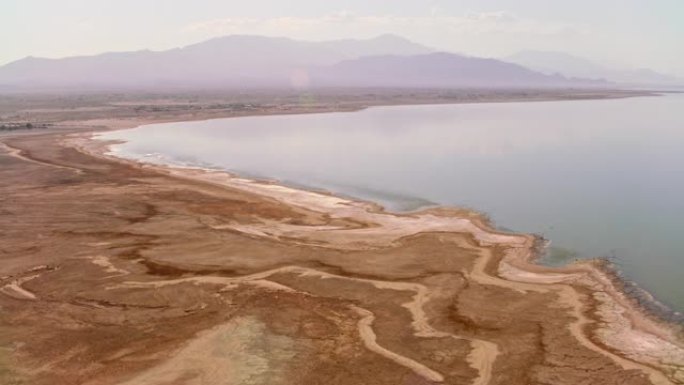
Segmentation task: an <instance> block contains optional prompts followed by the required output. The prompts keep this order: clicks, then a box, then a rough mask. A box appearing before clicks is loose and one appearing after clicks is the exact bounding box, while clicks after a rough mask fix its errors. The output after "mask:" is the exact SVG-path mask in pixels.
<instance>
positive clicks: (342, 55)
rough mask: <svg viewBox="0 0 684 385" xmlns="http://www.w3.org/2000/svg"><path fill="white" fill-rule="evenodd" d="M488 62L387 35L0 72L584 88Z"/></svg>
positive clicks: (160, 80) (239, 39)
mask: <svg viewBox="0 0 684 385" xmlns="http://www.w3.org/2000/svg"><path fill="white" fill-rule="evenodd" d="M601 84H603V83H602V82H587V81H579V80H577V79H568V78H565V77H562V76H550V75H546V74H542V73H538V72H535V71H531V70H529V69H526V68H523V67H521V66H519V65H517V64H511V63H506V62H503V61H499V60H495V59H481V58H472V57H466V56H462V55H456V54H450V53H435V51H434V50H433V49H431V48H429V47H426V46H423V45H420V44H417V43H414V42H411V41H409V40H407V39H404V38H401V37H399V36H395V35H381V36H378V37H376V38H372V39H366V40H354V39H348V40H334V41H322V42H311V41H299V40H293V39H289V38H279V37H264V36H251V35H231V36H225V37H218V38H214V39H210V40H207V41H204V42H201V43H197V44H192V45H189V46H186V47H182V48H175V49H170V50H166V51H149V50H144V51H135V52H113V53H104V54H100V55H94V56H78V57H69V58H63V59H41V58H33V57H28V58H24V59H21V60H18V61H16V62H13V63H10V64H7V65H5V66H2V67H0V86H2V87H5V88H14V89H32V88H33V89H41V88H47V89H65V88H66V89H138V90H149V89H157V88H174V87H175V88H178V87H180V88H254V87H264V88H267V87H276V88H282V87H328V86H336V87H367V86H375V87H457V86H469V87H500V86H518V87H523V86H528V87H538V86H544V87H549V86H578V87H582V86H591V85H601Z"/></svg>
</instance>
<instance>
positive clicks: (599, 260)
mask: <svg viewBox="0 0 684 385" xmlns="http://www.w3.org/2000/svg"><path fill="white" fill-rule="evenodd" d="M683 92H684V91H683ZM644 96H658V95H657V94H651V95H637V96H624V97H644ZM581 100H587V99H581ZM589 100H593V99H589ZM544 101H548V102H554V101H555V102H563V101H566V100H558V99H549V100H544ZM515 102H517V101H501V102H494V103H515ZM440 104H443V103H440ZM436 105H439V104H436ZM376 107H386V105H374V106H366V107H359V108H355V109H351V110H332V111H325V112H321V111H312V112H308V113H306V114H309V113H311V114H325V113H345V112H354V111H360V110H364V109H368V108H376ZM291 114H302V113H299V112H293V113H287V114H284V115H291ZM249 116H252V115H249ZM253 116H278V115H277V114H276V115H273V114H266V115H253ZM237 117H242V116H237ZM230 118H232V117H228V118H210V119H201V118H200V119H198V120H193V121H206V120H215V119H230ZM166 122H167V121H166V120H164V121H151V122H145V123H140V122H136V123H135V124H136V125H135V126H132V127H129V126H128V125H127V122H125V121H124V122H122V123H123V124H124V125H125V127H119V126H118V125H117V124H115V125H114V127H115V128H111V127H110V128H105V129H102V130H98V131H93V132H90V133H85V134H86V135H92V136H91V137H90V140H94V141H99V142H102V143H106V149H105V150H103V151H106V152H107V153H106V154H102V153H99V152H98V151H96V152H93V153H90V154H91V155H93V156H101V155H106V156H105V157H106V158H109V159H113V160H115V161H121V160H124V161H126V162H131V164H135V165H142V166H143V167H149V166H152V167H159V168H160V169H162V170H163V169H165V168H171V169H180V170H185V169H187V170H200V171H203V172H210V173H211V172H218V173H223V174H226V175H228V176H229V177H230V178H235V179H241V180H247V181H252V182H255V183H257V184H266V185H279V186H282V187H285V188H290V189H293V190H302V191H306V192H309V193H313V194H321V195H327V196H333V197H337V198H341V199H345V200H348V201H351V202H357V203H362V204H364V205H368V206H372V207H373V211H374V212H378V213H384V214H389V215H413V214H421V213H427V212H431V211H438V212H439V211H448V212H458V213H460V215H466V216H468V217H469V218H471V219H472V220H474V219H475V218H476V219H477V225H478V226H479V227H481V228H482V229H484V230H486V231H488V232H490V233H498V234H520V233H516V232H515V231H507V230H500V229H497V228H496V226H495V225H493V223H492V222H491V220H490V219H489V218H487V214H486V213H483V212H481V211H478V210H477V209H476V208H468V207H458V206H453V207H452V206H443V205H440V204H435V203H432V204H426V205H423V206H420V207H418V208H415V209H410V210H389V209H388V208H387V207H384V206H383V205H382V204H381V203H379V202H376V201H373V200H372V199H366V198H358V197H355V196H353V195H350V194H346V193H339V192H335V191H331V190H329V189H325V188H309V187H307V186H303V185H301V184H296V183H285V182H282V181H280V180H278V179H276V178H255V177H251V176H248V175H243V174H241V173H239V172H233V171H228V170H225V169H221V168H217V167H203V166H195V165H190V164H185V165H183V164H171V163H168V162H165V161H164V160H160V161H159V162H147V161H146V160H145V159H138V158H135V159H133V158H125V157H119V156H116V155H115V154H112V153H111V152H110V150H111V149H110V147H111V146H113V145H116V144H120V143H123V142H117V141H113V140H112V141H110V140H105V139H100V138H96V137H95V136H97V135H99V134H101V133H104V132H111V131H119V130H128V129H135V128H141V127H143V126H146V125H151V124H158V123H166ZM168 122H169V123H171V122H174V123H176V122H177V123H182V122H183V121H168ZM529 235H531V236H533V237H537V235H536V234H529ZM541 253H542V251H541V250H537V251H535V252H534V255H533V256H531V257H530V259H529V261H528V262H529V263H530V264H531V265H534V266H541V267H545V268H549V269H552V270H553V269H555V267H553V266H547V265H545V264H542V263H539V262H538V261H539V259H541ZM576 263H579V264H591V265H592V266H593V267H594V268H596V269H598V270H600V271H601V273H602V274H603V275H605V276H606V277H608V278H609V279H610V280H611V281H613V284H614V285H615V286H616V290H617V291H620V292H622V293H623V294H624V295H625V296H626V297H627V298H628V300H629V301H630V302H631V306H632V307H634V308H636V309H638V310H639V311H641V312H643V313H645V315H647V316H648V317H649V318H652V320H653V321H654V322H662V323H663V324H665V325H667V326H668V328H672V329H674V330H676V332H677V333H678V334H679V335H680V337H681V338H684V314H682V312H680V311H678V310H675V309H673V308H671V307H669V306H668V305H666V304H664V303H662V302H660V301H659V300H658V299H657V298H655V297H654V296H653V295H652V294H651V293H650V292H648V291H647V290H645V289H643V288H641V286H639V284H638V283H637V282H635V281H633V280H631V279H629V278H627V277H625V276H624V275H623V274H622V272H621V270H620V269H619V267H618V266H617V265H616V264H614V263H613V262H611V261H609V260H608V259H606V258H603V257H596V258H589V259H580V260H576V261H572V262H568V263H567V264H566V265H565V266H562V267H559V268H560V269H563V268H564V267H571V266H573V265H574V264H576Z"/></svg>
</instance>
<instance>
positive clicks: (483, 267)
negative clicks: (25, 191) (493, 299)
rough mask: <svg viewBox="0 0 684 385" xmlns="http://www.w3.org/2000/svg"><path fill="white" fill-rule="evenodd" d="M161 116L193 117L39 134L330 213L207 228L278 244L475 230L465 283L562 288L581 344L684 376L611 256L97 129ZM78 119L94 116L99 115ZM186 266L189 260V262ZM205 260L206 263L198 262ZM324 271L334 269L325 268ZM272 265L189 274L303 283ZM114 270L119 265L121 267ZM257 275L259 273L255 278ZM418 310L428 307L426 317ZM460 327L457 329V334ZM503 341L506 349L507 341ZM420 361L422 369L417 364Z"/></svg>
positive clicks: (474, 216)
mask: <svg viewBox="0 0 684 385" xmlns="http://www.w3.org/2000/svg"><path fill="white" fill-rule="evenodd" d="M313 112H314V113H316V112H320V111H313ZM337 112H339V111H337ZM161 121H186V120H185V119H182V118H181V119H173V118H171V119H162V120H158V119H157V120H153V121H150V120H149V119H148V120H145V119H139V120H137V121H131V120H129V119H108V120H101V121H100V123H103V124H106V125H107V126H106V127H105V126H103V125H101V124H98V126H97V127H93V126H92V125H90V126H81V127H82V128H84V129H82V130H81V132H57V133H55V132H51V133H41V134H43V135H41V136H43V137H45V140H46V141H53V142H54V143H55V145H56V146H57V147H59V148H65V149H73V150H76V151H77V152H79V153H81V154H84V156H85V157H86V158H88V157H94V158H96V159H99V160H102V161H103V162H105V163H114V164H122V165H126V166H128V167H131V168H132V169H136V170H141V171H143V173H144V174H152V175H158V176H159V177H161V178H170V179H171V180H184V181H188V182H189V183H190V184H192V185H193V186H195V185H200V186H203V185H206V186H208V187H209V186H211V188H216V189H219V190H231V191H232V190H236V191H240V192H241V193H244V194H247V195H248V196H254V197H255V199H258V200H260V201H264V200H265V201H269V202H273V203H274V204H276V205H279V206H283V207H287V209H288V210H290V211H292V212H314V213H316V215H318V216H321V217H323V218H327V219H326V221H325V222H321V223H308V222H307V223H298V221H289V220H288V221H285V222H283V221H282V220H263V221H256V222H255V221H247V222H243V221H238V222H228V223H216V224H211V223H210V224H209V228H210V229H212V230H211V231H215V232H223V231H227V232H235V233H239V234H241V235H244V236H246V237H251V238H254V239H264V240H268V241H269V242H273V243H277V244H292V245H295V246H297V245H301V246H302V247H308V246H312V247H318V248H330V249H331V250H339V251H342V252H351V251H355V250H383V249H387V248H391V247H394V245H397V244H400V243H402V242H404V241H405V240H408V239H411V238H413V237H417V236H419V235H421V234H427V235H430V234H437V235H438V234H445V235H446V234H458V235H463V236H466V237H467V238H468V239H472V242H474V245H476V246H473V247H475V248H476V249H477V250H479V251H478V257H477V259H476V260H475V266H474V267H473V269H472V271H466V270H464V271H463V273H462V274H463V275H464V278H465V280H466V281H467V282H473V283H474V284H478V285H485V286H491V287H498V288H501V289H506V290H511V291H512V292H516V293H521V294H529V295H548V296H557V299H556V300H555V301H554V303H555V305H554V306H558V307H559V310H558V311H559V312H562V313H566V312H567V314H568V316H569V317H570V319H571V321H568V322H567V323H566V324H565V325H567V327H568V329H569V331H570V333H571V334H572V335H573V336H574V338H575V339H576V341H577V342H578V343H579V344H580V345H582V346H584V347H585V348H587V349H589V350H591V351H594V352H595V353H597V354H600V355H602V356H604V357H606V358H607V359H608V360H610V361H612V362H613V363H614V364H616V365H618V366H620V367H622V369H624V370H625V371H638V372H641V373H643V374H645V375H646V376H648V377H649V378H650V380H651V382H652V383H655V384H681V383H684V334H683V332H682V328H681V326H682V325H678V324H672V323H670V322H666V321H665V320H663V319H661V317H659V316H658V315H657V314H654V313H653V312H651V311H649V309H648V308H645V307H643V306H641V305H640V304H639V302H638V301H637V300H635V298H633V297H631V296H632V295H633V293H632V292H629V291H626V290H624V286H622V285H623V284H625V280H624V279H623V278H622V277H620V276H619V274H618V273H616V272H614V271H611V270H610V268H609V266H607V265H606V263H605V262H599V261H596V260H587V261H582V262H580V263H575V264H570V265H568V266H564V267H562V268H552V267H548V266H543V265H539V264H537V263H536V262H535V260H536V259H537V258H538V257H539V255H538V250H536V247H538V238H536V237H535V236H534V235H531V234H520V233H509V232H505V231H500V230H497V229H495V228H493V226H492V225H491V223H490V222H488V220H487V218H486V216H485V215H483V214H482V213H478V212H477V211H474V210H470V209H464V208H453V207H441V206H439V207H427V208H422V209H419V210H416V211H410V212H405V213H394V212H389V211H387V210H386V209H385V208H384V207H382V206H381V205H379V204H377V203H374V202H372V201H362V200H355V199H350V198H345V197H340V196H339V195H335V194H334V193H332V192H328V191H309V190H306V189H302V188H297V187H292V186H282V185H280V184H279V183H278V181H274V180H268V181H259V180H251V179H248V178H244V177H241V176H240V175H238V174H235V173H230V172H226V171H222V170H212V169H210V170H206V169H201V168H193V167H187V168H183V167H175V166H168V165H166V166H165V165H162V164H149V163H145V162H144V161H137V160H131V159H125V158H119V157H116V156H113V155H111V154H107V151H108V146H109V144H107V143H105V142H104V141H102V140H98V139H95V138H94V136H95V135H97V134H98V133H99V132H103V131H110V130H117V129H124V128H133V127H136V126H137V125H144V124H151V123H156V122H161ZM81 123H82V124H86V125H87V124H89V123H92V122H81ZM85 127H89V129H85ZM4 138H6V137H0V141H2V142H4V141H3V140H2V139H4ZM110 144H111V143H110ZM7 150H9V151H8V153H9V154H10V155H11V156H15V157H17V158H21V159H23V160H24V161H29V162H33V163H34V164H36V166H45V165H49V166H53V167H55V166H56V167H61V168H62V169H63V170H65V171H76V173H77V174H78V173H81V172H83V171H81V169H79V168H71V167H69V166H67V165H60V164H59V163H57V164H53V163H50V162H45V161H43V160H42V159H41V158H40V157H38V158H36V157H34V156H33V154H31V153H22V151H21V150H20V149H17V148H12V147H10V146H7ZM314 222H315V221H314ZM97 258H99V259H93V261H94V262H93V263H95V262H98V263H95V264H96V265H98V266H99V265H103V266H104V265H106V267H107V269H106V271H108V272H109V273H111V272H114V271H115V270H116V271H118V272H121V271H123V272H126V273H125V274H123V275H124V276H125V275H127V274H131V273H130V272H129V270H127V269H128V268H123V267H121V265H120V261H117V263H116V264H114V263H112V261H113V260H110V259H107V258H106V257H102V258H100V257H97ZM149 263H150V264H154V263H156V262H154V261H153V260H150V261H149ZM179 266H180V267H181V268H182V265H179ZM198 266H200V267H199V268H200V269H201V265H198ZM287 266H288V265H286V266H284V267H283V269H284V270H282V269H281V270H282V271H290V270H288V269H290V267H287ZM289 266H291V269H295V270H296V271H299V272H300V273H298V274H305V275H307V276H310V275H313V276H317V275H321V274H324V275H325V274H327V276H328V277H329V278H327V279H329V280H337V279H345V280H352V281H354V282H361V281H368V282H370V281H373V280H372V279H370V278H369V277H372V276H365V275H364V274H363V273H361V272H357V273H355V272H354V271H353V270H342V271H343V272H344V274H342V273H340V274H341V275H335V274H338V273H335V270H333V271H332V272H330V271H329V270H325V269H323V268H322V267H324V266H325V265H320V267H317V265H313V268H312V267H311V266H310V265H301V267H298V266H299V265H298V264H297V262H296V261H295V262H293V264H292V265H289ZM157 267H158V268H159V269H164V268H166V265H164V264H159V265H158V266H157ZM168 268H169V269H174V268H175V267H174V265H173V264H171V265H169V267H168ZM297 269H300V270H297ZM110 270H111V271H110ZM181 271H182V270H181ZM324 271H328V272H327V273H324ZM269 274H274V275H277V271H273V272H271V270H268V271H266V270H263V271H257V272H256V273H251V275H243V274H239V273H237V272H231V273H229V275H228V276H226V278H221V279H219V278H218V277H216V276H211V275H208V276H206V278H201V277H203V276H202V275H201V274H200V275H196V277H198V278H189V279H191V280H196V281H197V282H202V280H203V279H206V280H207V282H223V281H221V280H228V281H230V282H233V281H235V282H242V281H241V280H243V279H244V280H246V281H245V282H248V283H249V284H250V285H252V286H259V287H263V288H264V290H273V291H275V292H276V293H279V292H282V293H290V292H293V293H296V292H300V291H299V290H300V289H296V288H294V289H293V286H291V285H289V284H288V283H287V282H281V281H279V280H277V279H276V280H273V279H272V278H271V276H270V275H269ZM117 275H121V274H119V273H117ZM220 275H221V274H220ZM114 276H116V275H114ZM250 276H254V277H256V278H249V277H250ZM27 277H28V276H27ZM364 277H366V278H364ZM19 279H20V278H19ZM183 279H185V278H183ZM374 279H379V278H374ZM18 282H19V288H20V289H22V290H27V291H28V292H30V293H32V294H35V296H36V297H37V299H36V300H40V297H41V296H42V293H41V290H40V287H39V286H36V285H34V284H33V283H31V282H29V281H26V283H27V287H26V288H23V287H21V286H20V284H21V283H23V281H18ZM128 282H131V281H128ZM145 282H148V283H146V284H149V285H155V283H154V282H157V281H145ZM158 282H159V285H161V286H160V287H162V286H164V285H167V284H168V285H172V284H174V283H173V280H169V281H163V280H162V281H158ZM167 282H168V283H167ZM350 282H351V281H350ZM374 282H375V283H374V285H375V286H376V287H377V288H378V289H385V290H388V289H389V288H390V287H393V286H391V285H390V283H389V282H396V285H400V284H401V285H409V286H406V287H416V288H417V287H418V286H420V285H421V284H418V283H413V282H422V281H414V280H412V279H411V280H409V281H402V280H398V281H374ZM124 284H126V282H124ZM141 285H142V283H141ZM231 285H233V284H231ZM387 285H390V286H387ZM410 285H413V286H410ZM416 285H418V286H416ZM154 287H156V286H154ZM231 287H232V286H231ZM11 288H12V287H11ZM292 290H294V291H292ZM394 290H400V289H394ZM421 290H424V291H425V293H426V294H420V295H419V293H421V292H422V291H421ZM431 290H432V288H430V289H428V287H427V286H425V287H424V288H423V289H420V290H418V291H416V297H414V300H413V302H411V303H413V304H414V305H411V306H413V307H412V314H413V317H414V326H415V325H416V324H415V322H418V318H416V317H423V318H424V319H423V320H422V321H421V322H423V327H428V328H434V329H432V332H433V333H438V331H439V333H441V331H440V328H439V327H438V326H435V325H431V324H432V322H431V321H432V320H431V319H430V318H428V311H429V310H430V308H431V306H433V305H432V304H431V303H432V302H434V301H435V300H436V299H434V298H433V297H432V296H433V295H434V294H430V293H431ZM15 291H16V290H15ZM300 293H301V292H300ZM421 295H422V296H423V297H421ZM416 304H421V305H420V306H418V305H416ZM354 306H356V305H354ZM417 306H418V307H417ZM423 308H424V309H423ZM352 310H354V312H355V313H356V314H357V315H358V316H360V317H361V318H360V319H358V330H359V332H360V333H361V336H362V339H363V340H364V342H365V343H366V347H367V348H368V349H370V350H371V351H375V352H376V353H378V354H379V355H381V356H384V357H386V358H388V359H390V360H392V361H394V362H396V363H397V364H399V365H403V366H406V367H409V368H411V367H413V370H414V371H415V372H416V373H417V374H419V375H420V374H421V373H423V374H424V375H425V373H428V375H427V376H424V377H425V378H426V379H429V378H432V379H433V380H434V379H436V378H437V377H438V376H434V375H431V374H429V373H430V371H432V373H434V374H438V375H439V374H440V373H444V372H442V371H441V370H437V371H434V369H435V368H434V367H432V366H431V365H423V363H422V362H421V360H417V359H411V358H410V356H405V355H402V354H400V353H398V352H397V351H395V350H393V349H391V348H388V346H386V345H385V343H384V342H383V341H384V340H383V337H382V334H381V333H378V330H377V329H376V328H377V324H378V322H380V323H381V322H384V321H383V320H382V319H381V318H377V316H378V314H375V310H374V311H373V312H369V313H366V311H369V310H368V308H363V307H357V308H352ZM419 311H423V315H422V316H421V315H420V314H419ZM414 312H415V313H414ZM374 314H375V315H374ZM373 317H376V318H373ZM374 321H375V322H374ZM564 327H565V326H564ZM416 333H418V331H416ZM376 335H377V337H376ZM454 335H455V336H456V334H454ZM416 336H419V334H416ZM457 337H458V338H461V337H459V336H457ZM376 338H377V341H376ZM462 338H465V340H468V341H470V344H471V347H472V350H471V351H470V354H469V355H468V362H469V364H470V365H471V367H472V368H473V369H476V370H477V371H478V373H479V375H478V377H475V383H481V384H485V383H487V380H488V379H489V378H490V376H491V375H492V370H494V369H493V368H494V364H495V363H497V362H498V361H497V360H498V359H502V360H503V359H504V357H501V358H500V357H498V354H499V353H501V354H503V352H501V348H502V345H499V346H498V348H497V343H490V342H488V341H487V337H486V335H485V336H477V338H476V337H473V336H472V335H471V336H468V337H462ZM480 338H482V339H480ZM191 341H195V340H191ZM369 341H370V342H369ZM488 344H491V346H490V345H488ZM478 347H479V348H478ZM503 347H504V348H505V345H503ZM480 348H482V349H484V350H485V351H486V350H487V349H489V351H490V353H489V354H484V353H485V352H484V351H481V350H478V349H480ZM485 348H486V349H485ZM497 349H498V350H497ZM492 351H493V352H494V353H493V354H492V353H491V352H492ZM506 359H507V358H506ZM411 362H413V363H411ZM504 362H506V361H504ZM416 365H417V366H416ZM421 367H422V368H424V369H425V370H423V369H420V368H421ZM416 368H418V370H416ZM431 376H432V377H431Z"/></svg>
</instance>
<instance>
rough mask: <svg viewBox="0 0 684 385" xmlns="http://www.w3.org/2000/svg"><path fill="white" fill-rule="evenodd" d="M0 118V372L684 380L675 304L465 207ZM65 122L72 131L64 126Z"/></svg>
mask: <svg viewBox="0 0 684 385" xmlns="http://www.w3.org/2000/svg"><path fill="white" fill-rule="evenodd" d="M183 118H184V117H182V116H181V117H178V116H175V117H174V116H171V117H161V118H160V117H141V118H135V119H131V118H125V119H124V118H108V117H104V118H98V119H97V120H92V119H88V120H81V121H78V122H74V121H72V122H69V125H70V127H75V128H76V130H74V129H72V130H70V131H65V132H56V133H45V134H39V135H25V136H12V137H9V136H8V137H5V138H0V142H2V144H3V146H2V147H0V176H1V177H2V180H3V183H2V184H1V185H0V190H1V191H2V193H1V194H0V197H1V198H0V199H1V200H0V202H1V203H0V213H1V214H2V215H0V227H1V228H2V229H3V233H2V235H0V239H1V242H0V245H1V249H0V252H1V255H2V258H3V263H2V268H1V270H0V287H1V288H0V309H2V312H0V382H2V383H8V384H15V383H16V384H23V383H31V384H75V383H79V384H81V383H82V384H172V383H173V384H175V383H179V384H180V383H183V384H223V383H269V384H274V383H287V384H314V383H326V384H352V383H353V384H359V383H364V384H435V383H443V384H533V383H534V384H684V339H683V338H682V331H681V327H680V326H679V325H672V324H668V323H666V322H663V321H661V320H659V319H657V318H656V317H655V316H654V315H652V314H648V313H647V312H645V311H644V310H642V309H641V308H639V306H638V305H637V303H636V302H635V301H634V300H633V299H632V298H630V297H629V296H628V295H626V294H625V293H623V292H622V291H621V290H620V288H621V287H620V283H619V282H618V281H616V280H617V278H616V277H614V276H612V275H611V274H610V272H609V271H608V270H606V269H603V268H602V266H601V264H600V263H598V262H596V261H585V262H581V263H580V262H578V263H575V264H572V265H570V266H567V267H564V268H558V269H556V268H549V267H544V266H540V265H537V264H535V263H534V258H535V252H536V250H535V247H536V239H535V238H534V237H533V236H531V235H526V234H511V233H502V232H497V231H495V230H494V229H492V228H491V227H490V226H488V224H487V222H486V221H485V220H484V219H483V218H482V217H481V216H480V215H479V214H478V213H476V212H471V211H467V210H462V209H455V208H454V209H451V208H433V209H428V210H423V211H418V212H412V213H407V214H396V213H389V212H386V211H384V210H383V209H382V208H381V207H379V206H378V205H375V204H373V203H370V202H359V201H353V200H349V199H345V198H341V197H337V196H335V195H333V194H325V193H320V192H312V191H305V190H299V189H294V188H290V187H285V186H282V185H278V184H275V183H264V182H258V181H253V180H249V179H245V178H242V177H240V176H237V175H231V174H228V173H225V172H219V171H211V170H202V169H192V168H183V169H181V168H170V167H162V166H158V165H150V164H141V163H136V162H132V161H127V160H123V159H117V158H114V157H112V156H111V155H109V154H108V146H107V143H103V142H101V141H98V140H95V139H93V134H92V133H91V132H90V131H92V130H93V129H92V127H98V130H104V129H116V128H125V127H133V126H137V125H140V124H145V123H150V122H156V121H168V120H177V119H183ZM76 131H80V132H76Z"/></svg>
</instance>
